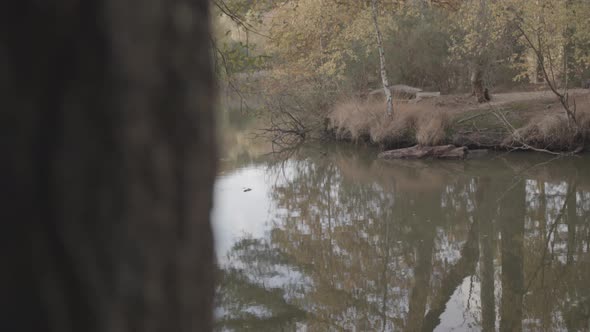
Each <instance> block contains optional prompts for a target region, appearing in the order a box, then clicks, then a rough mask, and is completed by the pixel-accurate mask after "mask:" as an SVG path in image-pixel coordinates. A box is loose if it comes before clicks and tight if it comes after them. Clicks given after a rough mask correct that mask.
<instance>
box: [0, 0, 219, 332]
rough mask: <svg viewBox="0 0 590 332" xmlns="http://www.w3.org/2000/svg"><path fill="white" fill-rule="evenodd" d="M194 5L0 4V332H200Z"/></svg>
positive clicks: (202, 53) (207, 77) (204, 61)
mask: <svg viewBox="0 0 590 332" xmlns="http://www.w3.org/2000/svg"><path fill="white" fill-rule="evenodd" d="M208 7H209V3H208V1H206V0H170V1H165V0H143V1H139V0H85V1H69V0H59V1H34V0H18V1H17V0H14V1H7V2H6V3H3V4H2V10H0V26H1V29H0V73H1V75H0V102H1V103H2V106H3V107H2V113H1V114H2V122H1V123H2V124H3V125H4V127H5V128H3V144H6V146H4V149H3V154H4V158H3V162H2V172H0V174H2V180H1V184H2V194H3V197H2V201H3V202H4V204H6V205H7V206H6V207H5V208H3V209H2V214H1V216H2V220H3V221H4V229H3V230H2V231H1V232H0V234H2V236H1V241H0V243H2V252H3V253H4V254H5V255H7V256H8V257H7V258H6V259H5V262H7V263H8V265H7V268H6V269H3V271H6V272H3V273H2V277H1V278H2V279H1V285H2V294H3V301H4V306H5V307H6V308H2V310H1V311H2V314H0V315H2V319H1V321H2V326H1V329H2V330H6V331H60V332H63V331H66V332H67V331H117V332H118V331H207V330H209V329H210V328H211V324H212V323H211V316H212V314H211V305H212V299H213V273H214V265H213V255H212V254H213V243H212V236H211V229H210V225H209V211H210V208H211V204H212V202H211V200H212V198H211V196H212V195H211V194H212V185H213V178H214V172H215V160H216V157H215V144H214V133H213V128H214V125H213V113H212V101H213V99H212V96H213V95H214V91H213V88H212V86H213V85H212V81H213V76H212V70H211V61H210V54H209V26H208V25H209V21H208V15H209V14H208V13H209V8H208Z"/></svg>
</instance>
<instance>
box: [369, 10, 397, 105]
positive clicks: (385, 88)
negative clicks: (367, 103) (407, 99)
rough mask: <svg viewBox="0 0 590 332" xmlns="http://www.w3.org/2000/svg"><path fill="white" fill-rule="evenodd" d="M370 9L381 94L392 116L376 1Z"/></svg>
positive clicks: (391, 101)
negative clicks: (378, 65) (375, 39)
mask: <svg viewBox="0 0 590 332" xmlns="http://www.w3.org/2000/svg"><path fill="white" fill-rule="evenodd" d="M371 9H372V11H371V12H372V14H373V24H374V25H375V34H376V35H377V49H378V50H379V64H380V69H381V81H382V83H383V92H384V93H385V98H386V100H387V115H393V98H392V96H391V90H389V80H388V79H387V71H386V70H385V51H384V50H383V37H382V36H381V30H379V23H378V22H377V0H371Z"/></svg>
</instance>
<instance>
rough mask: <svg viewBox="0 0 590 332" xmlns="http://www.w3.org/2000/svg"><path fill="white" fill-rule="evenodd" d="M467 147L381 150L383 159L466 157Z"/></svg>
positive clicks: (448, 146) (449, 146) (451, 146)
mask: <svg viewBox="0 0 590 332" xmlns="http://www.w3.org/2000/svg"><path fill="white" fill-rule="evenodd" d="M467 153H468V152H467V148H466V147H464V146H461V147H456V146H454V145H440V146H421V145H416V146H413V147H410V148H403V149H397V150H390V151H385V152H381V153H380V154H379V156H378V157H379V158H381V159H464V158H465V157H466V156H467Z"/></svg>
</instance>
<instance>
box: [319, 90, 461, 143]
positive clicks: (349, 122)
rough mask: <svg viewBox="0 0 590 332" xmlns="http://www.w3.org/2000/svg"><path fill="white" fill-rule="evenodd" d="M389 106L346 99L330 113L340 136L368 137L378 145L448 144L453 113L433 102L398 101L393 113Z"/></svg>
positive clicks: (351, 137)
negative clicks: (403, 143) (448, 131)
mask: <svg viewBox="0 0 590 332" xmlns="http://www.w3.org/2000/svg"><path fill="white" fill-rule="evenodd" d="M385 109H386V107H385V104H384V103H383V101H378V100H372V101H361V100H348V101H344V102H341V103H339V104H337V105H336V106H335V107H334V108H333V110H332V112H331V113H330V116H329V118H330V125H331V128H332V129H334V130H336V135H337V136H338V137H340V138H349V139H352V140H359V139H367V138H368V139H370V140H371V142H372V143H376V144H385V145H388V144H394V145H395V143H396V142H405V143H410V144H415V143H417V144H421V145H439V144H443V143H445V139H446V134H445V131H446V129H447V127H448V125H449V116H448V114H447V113H446V112H445V111H444V110H443V109H440V108H437V107H436V106H435V105H434V104H431V103H420V104H414V103H395V105H394V115H393V116H388V115H387V114H386V113H385Z"/></svg>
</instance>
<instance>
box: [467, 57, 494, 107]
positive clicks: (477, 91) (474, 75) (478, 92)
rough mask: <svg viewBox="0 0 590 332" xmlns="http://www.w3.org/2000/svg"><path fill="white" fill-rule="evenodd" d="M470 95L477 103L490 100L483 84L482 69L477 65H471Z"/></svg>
mask: <svg viewBox="0 0 590 332" xmlns="http://www.w3.org/2000/svg"><path fill="white" fill-rule="evenodd" d="M471 94H472V95H473V96H475V98H477V102H478V103H485V102H486V101H489V100H490V95H489V92H488V89H487V88H486V87H484V84H483V67H482V66H481V65H479V64H475V65H473V69H472V71H471Z"/></svg>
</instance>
